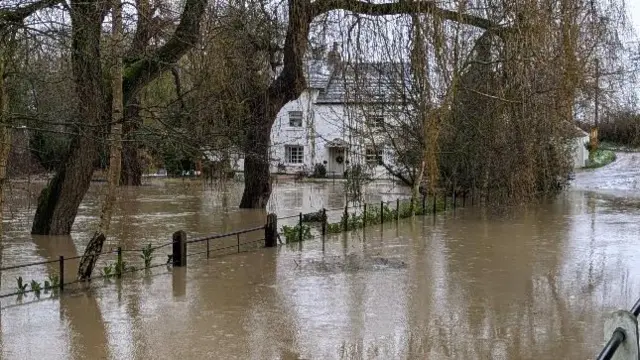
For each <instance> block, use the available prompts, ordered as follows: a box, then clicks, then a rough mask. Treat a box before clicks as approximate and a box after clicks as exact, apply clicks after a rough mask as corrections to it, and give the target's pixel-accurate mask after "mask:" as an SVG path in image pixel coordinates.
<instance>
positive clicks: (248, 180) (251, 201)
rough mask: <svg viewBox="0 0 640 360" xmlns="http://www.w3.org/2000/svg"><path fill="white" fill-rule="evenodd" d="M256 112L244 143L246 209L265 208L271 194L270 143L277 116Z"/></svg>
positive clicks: (242, 202)
mask: <svg viewBox="0 0 640 360" xmlns="http://www.w3.org/2000/svg"><path fill="white" fill-rule="evenodd" d="M260 107H261V108H264V107H263V106H260ZM256 113H257V115H256V116H255V117H254V118H253V119H252V120H253V124H252V126H251V129H252V131H249V132H248V135H247V138H246V140H245V144H244V153H245V158H244V192H243V194H242V200H241V201H240V208H245V209H264V208H266V207H267V203H268V202H269V197H270V196H271V173H270V171H269V167H270V166H269V165H270V161H269V145H270V142H271V126H272V125H273V122H274V120H275V116H269V114H265V113H264V112H262V111H258V112H256Z"/></svg>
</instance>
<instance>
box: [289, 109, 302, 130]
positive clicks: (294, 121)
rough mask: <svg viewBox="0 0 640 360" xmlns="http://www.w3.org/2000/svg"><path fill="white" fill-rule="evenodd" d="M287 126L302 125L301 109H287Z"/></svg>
mask: <svg viewBox="0 0 640 360" xmlns="http://www.w3.org/2000/svg"><path fill="white" fill-rule="evenodd" d="M289 127H295V128H301V127H302V111H289Z"/></svg>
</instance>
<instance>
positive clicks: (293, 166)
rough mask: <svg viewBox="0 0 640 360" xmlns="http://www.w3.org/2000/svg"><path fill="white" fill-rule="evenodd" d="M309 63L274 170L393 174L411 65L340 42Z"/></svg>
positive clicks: (283, 117) (278, 134)
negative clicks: (352, 59)
mask: <svg viewBox="0 0 640 360" xmlns="http://www.w3.org/2000/svg"><path fill="white" fill-rule="evenodd" d="M306 65H307V68H306V77H307V81H308V88H307V89H306V90H304V91H303V92H302V94H301V95H300V97H299V98H298V99H296V100H294V101H291V102H289V103H287V104H286V105H285V106H284V107H283V108H282V109H280V111H279V113H278V115H277V118H276V120H275V122H274V124H273V127H272V130H271V154H270V157H271V172H272V173H287V174H295V173H298V172H301V171H303V172H305V173H307V174H311V173H312V172H313V169H314V166H315V165H316V164H323V165H324V166H325V168H326V170H327V175H328V176H338V177H340V176H343V175H344V173H345V171H346V170H348V169H349V168H350V167H352V166H354V165H361V166H363V168H364V169H365V170H366V171H367V173H369V175H370V176H372V177H373V178H378V179H380V178H389V177H390V176H389V173H388V171H387V169H386V167H385V166H383V165H381V164H382V163H384V164H385V165H386V166H388V167H393V168H395V166H396V163H395V161H394V158H395V154H394V152H393V151H392V148H394V147H393V146H390V144H389V141H390V139H389V137H390V136H389V133H387V132H385V131H380V130H381V128H382V127H385V126H388V124H393V123H394V121H398V119H400V118H401V117H402V111H395V112H394V109H404V110H405V111H406V110H407V105H406V103H405V101H406V100H404V99H405V98H406V97H405V92H406V91H409V90H410V89H409V88H410V78H411V77H410V73H409V68H408V66H406V64H402V63H364V64H362V63H360V64H357V65H354V64H347V63H344V62H342V61H341V58H340V55H339V53H338V50H337V44H334V48H333V49H332V50H331V51H329V53H328V54H327V55H326V57H325V58H322V59H312V60H308V61H307V64H306ZM391 113H393V114H391ZM400 122H402V120H400ZM578 130H579V129H578ZM580 131H581V133H580V134H578V135H575V136H574V135H572V137H575V140H574V142H573V143H574V144H575V145H579V146H575V149H574V163H575V166H576V167H583V166H584V165H585V161H586V159H587V158H588V152H587V151H586V149H585V148H584V142H583V141H584V136H583V135H584V134H585V133H584V132H582V130H580ZM396 136H397V135H396ZM588 138H589V137H588V134H587V135H586V139H587V141H588ZM396 145H397V144H396ZM395 148H398V147H395ZM585 152H586V153H587V154H586V157H585ZM231 161H232V166H233V167H234V168H235V169H236V171H243V169H244V160H243V159H242V157H241V156H233V157H232V159H231Z"/></svg>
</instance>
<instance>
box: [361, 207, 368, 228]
mask: <svg viewBox="0 0 640 360" xmlns="http://www.w3.org/2000/svg"><path fill="white" fill-rule="evenodd" d="M362 227H363V228H366V227H367V203H365V204H364V212H363V213H362Z"/></svg>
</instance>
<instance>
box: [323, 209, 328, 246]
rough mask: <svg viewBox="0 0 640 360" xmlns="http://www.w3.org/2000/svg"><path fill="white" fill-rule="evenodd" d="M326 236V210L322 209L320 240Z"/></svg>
mask: <svg viewBox="0 0 640 360" xmlns="http://www.w3.org/2000/svg"><path fill="white" fill-rule="evenodd" d="M326 234H327V209H325V208H322V239H323V240H324V236H325V235H326Z"/></svg>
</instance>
